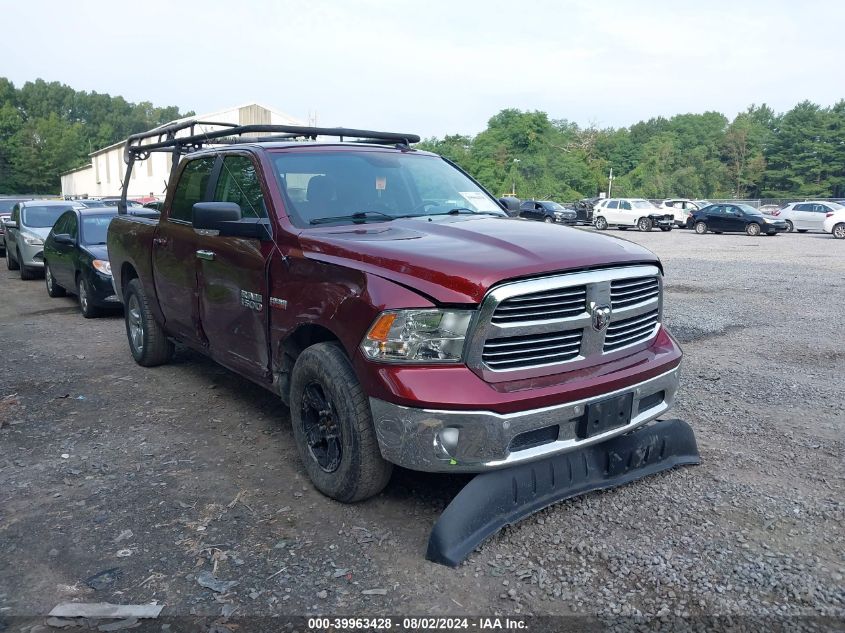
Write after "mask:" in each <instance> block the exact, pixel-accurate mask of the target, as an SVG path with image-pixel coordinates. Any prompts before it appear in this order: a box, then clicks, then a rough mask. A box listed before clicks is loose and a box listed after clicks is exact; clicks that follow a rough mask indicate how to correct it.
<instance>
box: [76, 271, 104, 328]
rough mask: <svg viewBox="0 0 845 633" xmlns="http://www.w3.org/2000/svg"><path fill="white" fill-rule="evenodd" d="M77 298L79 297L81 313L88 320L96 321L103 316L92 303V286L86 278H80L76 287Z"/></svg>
mask: <svg viewBox="0 0 845 633" xmlns="http://www.w3.org/2000/svg"><path fill="white" fill-rule="evenodd" d="M76 296H77V297H79V311H80V312H81V313H82V316H84V317H85V318H86V319H96V318H97V317H98V316H100V315H101V314H102V311H101V310H100V309H99V308H98V307H97V306H95V305H94V304H92V303H91V296H92V293H91V284H89V283H88V280H87V279H85V278H84V277H80V278H79V282H78V283H77V285H76Z"/></svg>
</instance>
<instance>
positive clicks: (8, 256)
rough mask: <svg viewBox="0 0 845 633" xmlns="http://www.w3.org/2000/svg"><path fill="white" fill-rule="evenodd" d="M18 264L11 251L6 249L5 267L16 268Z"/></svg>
mask: <svg viewBox="0 0 845 633" xmlns="http://www.w3.org/2000/svg"><path fill="white" fill-rule="evenodd" d="M19 266H20V264H18V260H16V259H15V258H13V257H12V251H10V250H8V249H7V250H6V268H7V269H8V270H17V269H18V267H19Z"/></svg>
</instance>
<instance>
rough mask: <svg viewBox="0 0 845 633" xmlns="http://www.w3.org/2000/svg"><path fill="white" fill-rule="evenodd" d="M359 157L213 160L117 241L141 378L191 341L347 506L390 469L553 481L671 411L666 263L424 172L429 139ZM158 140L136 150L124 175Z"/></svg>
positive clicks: (432, 162)
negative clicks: (264, 398) (267, 408)
mask: <svg viewBox="0 0 845 633" xmlns="http://www.w3.org/2000/svg"><path fill="white" fill-rule="evenodd" d="M180 125H181V124H180ZM179 129H181V128H179V127H178V126H172V127H171V128H170V129H169V130H168V133H173V134H175V133H176V132H177V131H178V130H179ZM248 129H249V128H246V130H245V131H248ZM280 129H281V130H283V131H285V132H286V133H288V134H290V133H291V130H292V129H293V128H292V127H290V126H285V127H284V128H280ZM303 129H304V130H305V132H303V135H313V134H315V133H316V134H318V135H319V137H321V138H323V137H327V136H330V135H331V136H343V137H344V138H346V139H348V138H354V135H353V131H350V130H332V129H318V130H317V131H316V132H315V131H314V128H303ZM224 133H225V134H226V135H228V136H231V135H233V134H238V133H239V132H238V128H227V129H226V130H225V132H224ZM150 134H151V133H150ZM155 134H156V137H158V136H160V135H162V134H163V132H162V130H161V129H159V130H157V131H156V132H155ZM357 136H359V137H360V136H367V138H371V139H372V140H373V141H374V142H370V143H352V142H341V143H325V142H316V143H305V142H278V141H276V142H271V141H263V142H262V141H253V140H251V139H250V138H248V137H247V138H244V143H243V144H232V145H222V146H210V147H206V148H204V149H199V150H197V151H194V152H192V153H190V154H188V155H187V156H184V157H183V158H182V160H181V162H180V163H179V164H178V165H177V168H176V169H175V170H174V173H173V177H172V179H171V182H170V184H169V186H168V191H167V197H166V200H165V203H164V208H163V209H162V213H161V217H160V218H159V219H158V220H149V219H141V218H133V217H129V216H123V215H119V216H118V217H117V218H116V219H114V220H113V221H112V223H111V225H110V227H109V231H108V238H107V241H108V252H109V256H110V260H111V269H112V274H113V276H114V287H115V290H116V292H117V294H118V296H119V297H120V298H122V300H123V302H124V305H125V318H126V332H127V339H128V343H129V350H130V352H131V354H132V356H133V358H134V359H135V361H136V362H137V363H139V364H140V365H143V366H154V365H160V364H162V363H166V362H167V361H168V360H169V359H170V357H171V355H172V353H173V341H174V340H176V341H181V342H183V343H184V344H186V345H188V346H190V347H192V348H193V349H196V350H198V351H200V352H201V353H204V354H207V355H209V356H210V357H211V358H213V359H215V360H217V361H218V362H220V363H221V364H223V365H225V366H226V367H228V368H229V369H231V370H233V371H235V372H237V373H239V374H241V375H243V376H245V377H247V378H249V379H250V380H252V381H254V382H256V383H257V384H260V385H262V386H264V387H265V388H267V389H268V390H270V391H272V392H273V393H275V394H278V395H279V396H280V397H281V398H282V399H283V400H284V401H285V402H286V403H289V405H290V416H291V424H292V431H293V436H294V439H295V442H296V445H297V447H298V450H299V455H300V458H301V460H302V463H303V465H304V468H305V470H306V472H307V473H308V475H309V476H310V478H311V481H312V482H313V483H314V485H315V487H316V488H317V489H319V490H320V491H321V492H323V493H324V494H326V495H328V496H329V497H332V498H334V499H338V500H340V501H343V502H352V501H356V500H360V499H365V498H368V497H371V496H373V495H375V494H377V493H378V492H379V491H380V490H382V488H383V487H384V486H385V485H386V483H387V481H388V479H389V478H390V474H391V469H392V467H393V465H394V464H398V465H400V466H403V467H406V468H410V469H414V470H421V471H433V472H470V473H476V472H482V471H488V470H491V469H502V468H508V467H515V466H516V465H518V464H521V463H526V462H534V463H535V464H536V465H537V468H538V472H539V471H540V470H542V468H541V467H542V466H543V462H542V461H541V460H544V459H552V458H553V457H558V456H559V454H561V453H565V452H567V451H575V450H582V449H584V448H585V447H588V446H592V445H594V444H598V443H600V442H603V441H605V440H607V439H609V438H611V437H614V436H621V435H623V434H626V433H628V432H629V431H631V430H633V429H635V428H637V427H640V426H641V425H643V424H645V423H646V422H648V421H649V420H653V419H655V418H656V417H658V416H660V415H663V414H664V413H665V412H666V411H667V410H668V409H669V408H670V407H671V405H672V402H673V398H674V395H675V393H676V390H677V388H678V369H679V364H680V361H681V351H680V349H679V348H678V346H677V344H676V343H675V341H674V340H673V339H672V337H671V336H669V334H668V333H667V332H666V330H665V328H664V326H663V324H662V317H661V315H662V301H663V299H662V297H663V294H662V272H661V267H660V262H659V260H658V259H657V257H656V256H655V255H654V254H653V253H651V252H649V251H648V250H646V249H644V248H642V247H640V246H638V245H635V244H632V243H627V242H626V243H625V244H624V247H622V246H621V245H620V243H619V242H618V241H617V240H616V239H613V238H610V237H607V236H602V235H597V234H594V233H585V232H581V231H552V232H550V231H549V230H548V229H547V228H546V227H545V226H543V227H541V226H539V224H538V223H535V222H513V221H511V220H508V219H507V216H506V214H505V213H504V211H502V210H501V208H500V206H499V203H498V202H497V200H496V199H495V198H494V197H493V196H492V195H491V194H490V193H488V192H487V191H485V190H484V189H483V188H482V187H481V186H480V185H479V184H478V183H476V182H475V181H474V180H473V179H472V178H470V177H469V176H468V175H467V174H465V173H464V172H462V171H461V170H460V169H459V168H457V167H456V166H454V165H453V164H452V163H450V162H448V161H446V160H444V159H442V158H441V157H439V156H437V155H435V154H431V153H429V152H425V151H420V150H414V151H408V149H409V148H408V145H407V142H408V140H409V139H410V140H411V142H417V141H418V139H419V137H413V136H410V135H399V134H390V133H378V132H367V133H364V132H359V133H358V134H357ZM145 138H147V137H146V136H145V135H143V134H141V135H135V136H134V137H130V139H129V142H128V143H127V154H128V155H129V156H130V162H129V169H130V170H131V168H132V158H131V157H132V156H134V152H138V153H139V155H140V154H141V152H143V151H145V150H143V147H145V146H144V145H140V146H138V147H137V148H135V146H134V145H133V143H141V142H142V141H143V140H144V139H145ZM186 138H187V142H189V143H193V142H194V140H196V142H197V143H201V142H202V141H203V138H202V137H199V136H197V137H182V138H176V140H175V141H174V142H179V143H185V142H186ZM377 143H381V144H377ZM290 189H293V190H295V191H298V192H303V195H302V197H300V196H299V194H296V198H294V197H292V196H291V195H289V190H290ZM597 297H602V299H597V302H595V301H593V300H592V298H597ZM622 359H625V360H624V361H623V360H622ZM503 420H505V421H506V422H507V424H503ZM646 432H647V431H646V430H645V429H644V430H643V431H642V432H641V433H634V434H630V435H627V436H626V437H629V438H631V441H634V440H636V438H637V437H644V436H643V435H642V433H646ZM656 445H657V443H655V446H656ZM663 446H667V445H666V443H665V440H664V443H663ZM669 448H670V450H671V448H672V446H671V443H670V445H669ZM645 452H646V453H647V452H648V451H645ZM662 457H663V454H662V453H661V458H662ZM668 461H671V460H668ZM632 462H633V457H632ZM646 462H648V464H649V467H651V464H652V462H649V461H648V459H647V458H646V460H645V461H643V459H642V458H638V460H637V463H636V464H633V463H632V464H630V466H632V467H633V468H636V467H637V466H638V465H640V464H641V463H643V464H644V463H646ZM667 467H668V466H667ZM627 468H628V467H627V466H626V471H625V472H626V473H629V471H628V470H627ZM548 471H549V464H545V470H543V472H548ZM626 476H628V475H626ZM566 489H567V488H566V487H565V486H564V488H563V490H566ZM526 499H527V498H526ZM526 499H521V500H520V502H519V503H517V502H516V501H515V500H514V501H513V503H511V504H510V505H509V512H510V513H511V514H509V515H508V516H509V520H511V519H512V518H513V517H516V516H520V515H519V514H518V511H519V509H520V508H523V510H524V511H525V512H527V511H528V510H525V508H528V507H529V502H528V500H526ZM547 502H549V501H548V500H547ZM530 503H534V504H535V506H534V509H536V501H531V502H530Z"/></svg>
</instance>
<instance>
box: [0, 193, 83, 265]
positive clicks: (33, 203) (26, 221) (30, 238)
mask: <svg viewBox="0 0 845 633" xmlns="http://www.w3.org/2000/svg"><path fill="white" fill-rule="evenodd" d="M72 208H73V203H71V202H65V201H64V200H27V201H24V202H18V203H17V204H15V206H14V207H13V208H12V214H11V217H10V218H9V219H8V220H7V221H6V224H5V226H6V267H7V268H8V269H9V270H20V275H21V279H35V277H36V276H37V275H38V274H40V272H41V270H42V269H43V268H44V252H43V248H44V239H45V238H46V237H47V235H48V234H49V233H50V229H52V228H53V224H55V223H56V220H58V219H59V216H60V215H61V214H62V213H64V212H65V211H68V210H70V209H72Z"/></svg>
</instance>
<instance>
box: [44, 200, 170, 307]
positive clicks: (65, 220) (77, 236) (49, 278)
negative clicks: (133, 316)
mask: <svg viewBox="0 0 845 633" xmlns="http://www.w3.org/2000/svg"><path fill="white" fill-rule="evenodd" d="M130 214H131V215H138V216H143V217H158V214H157V213H156V212H155V211H152V210H149V209H140V210H138V209H132V210H131V211H130ZM116 215H117V209H114V208H111V207H105V208H96V209H80V208H75V209H71V210H70V211H65V212H64V213H63V214H62V215H60V216H59V218H58V219H57V220H56V223H55V224H54V225H53V228H52V230H51V231H50V234H49V235H48V236H47V239H46V240H44V279H45V281H46V283H47V294H48V295H50V296H51V297H62V296H64V295H65V293H67V292H70V293H71V294H75V295H77V296H78V297H79V309H80V310H81V311H82V316H84V317H85V318H86V319H90V318H92V317H96V316H99V315H100V314H102V312H103V311H104V310H105V309H108V308H112V307H119V306H120V300H119V299H118V297H117V295H115V293H114V288H113V287H112V282H111V265H110V264H109V254H108V250H107V249H106V232H107V231H108V228H109V223H110V222H111V221H112V219H113V218H114V217H115V216H116Z"/></svg>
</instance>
